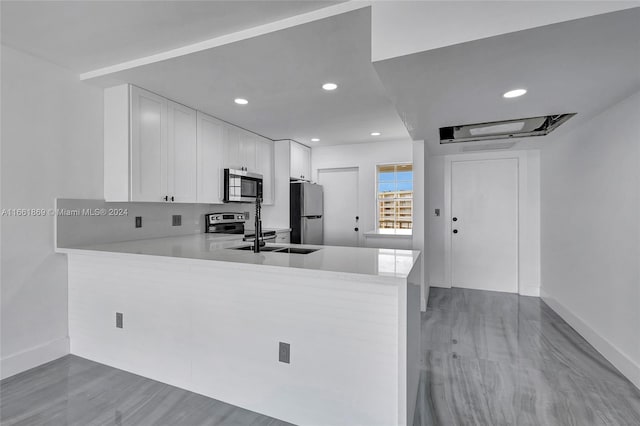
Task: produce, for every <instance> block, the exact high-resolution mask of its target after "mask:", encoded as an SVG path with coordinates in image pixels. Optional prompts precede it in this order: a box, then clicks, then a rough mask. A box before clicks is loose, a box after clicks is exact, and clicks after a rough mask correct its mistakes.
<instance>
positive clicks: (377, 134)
mask: <svg viewBox="0 0 640 426" xmlns="http://www.w3.org/2000/svg"><path fill="white" fill-rule="evenodd" d="M371 136H380V132H371Z"/></svg>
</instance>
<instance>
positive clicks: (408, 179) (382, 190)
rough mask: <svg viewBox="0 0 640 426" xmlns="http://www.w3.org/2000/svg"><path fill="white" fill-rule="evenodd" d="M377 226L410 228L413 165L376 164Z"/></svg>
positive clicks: (411, 220)
mask: <svg viewBox="0 0 640 426" xmlns="http://www.w3.org/2000/svg"><path fill="white" fill-rule="evenodd" d="M377 188H378V228H379V229H411V228H412V224H413V165H411V164H388V165H382V166H378V171H377Z"/></svg>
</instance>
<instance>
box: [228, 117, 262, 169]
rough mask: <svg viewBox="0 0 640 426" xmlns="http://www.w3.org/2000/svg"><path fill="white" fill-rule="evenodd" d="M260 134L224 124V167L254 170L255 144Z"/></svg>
mask: <svg viewBox="0 0 640 426" xmlns="http://www.w3.org/2000/svg"><path fill="white" fill-rule="evenodd" d="M259 138H260V136H258V135H256V134H254V133H251V132H248V131H246V130H243V129H241V128H239V127H235V126H232V125H229V124H226V125H225V138H224V144H223V145H224V160H223V165H224V168H225V169H238V170H248V171H250V172H253V171H255V170H256V149H257V147H256V145H257V139H259Z"/></svg>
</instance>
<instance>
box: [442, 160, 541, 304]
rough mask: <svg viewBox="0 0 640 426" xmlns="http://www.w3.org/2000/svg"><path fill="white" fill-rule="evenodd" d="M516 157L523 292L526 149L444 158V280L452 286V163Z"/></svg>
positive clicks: (519, 276)
mask: <svg viewBox="0 0 640 426" xmlns="http://www.w3.org/2000/svg"><path fill="white" fill-rule="evenodd" d="M506 159H515V160H516V161H517V168H518V218H517V223H518V227H517V228H518V230H517V235H516V238H517V241H518V242H517V250H518V254H517V259H518V264H517V271H518V274H517V292H518V294H528V293H523V285H522V284H523V283H522V279H521V278H522V277H521V270H522V268H521V266H522V261H523V259H522V224H524V223H526V217H525V215H526V208H525V207H526V204H525V200H524V199H523V198H524V194H526V191H527V188H526V185H527V182H528V181H527V176H528V170H527V153H526V151H510V152H487V153H485V152H483V153H473V154H453V155H446V156H445V158H444V219H445V224H444V233H445V235H444V261H445V269H444V280H445V284H446V285H447V286H448V287H449V288H450V287H452V281H451V279H452V273H451V272H452V270H451V267H452V259H451V258H452V256H451V238H452V233H451V231H452V225H451V217H452V216H451V210H452V206H451V201H452V200H451V189H452V185H451V182H452V174H451V173H452V167H451V165H452V163H454V162H466V161H474V160H506Z"/></svg>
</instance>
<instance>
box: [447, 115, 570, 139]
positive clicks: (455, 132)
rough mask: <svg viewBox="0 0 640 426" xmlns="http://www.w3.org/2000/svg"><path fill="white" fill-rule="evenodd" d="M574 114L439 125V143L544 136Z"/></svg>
mask: <svg viewBox="0 0 640 426" xmlns="http://www.w3.org/2000/svg"><path fill="white" fill-rule="evenodd" d="M574 115H576V114H575V113H572V114H558V115H545V116H542V117H531V118H520V119H517V120H505V121H492V122H489V123H476V124H464V125H460V126H450V127H440V144H447V143H457V142H472V141H486V140H496V139H510V138H528V137H532V136H545V135H548V134H549V133H551V132H552V131H554V130H555V129H557V128H558V127H559V126H560V125H561V124H562V123H564V122H565V121H567V120H568V119H570V118H571V117H573V116H574Z"/></svg>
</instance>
